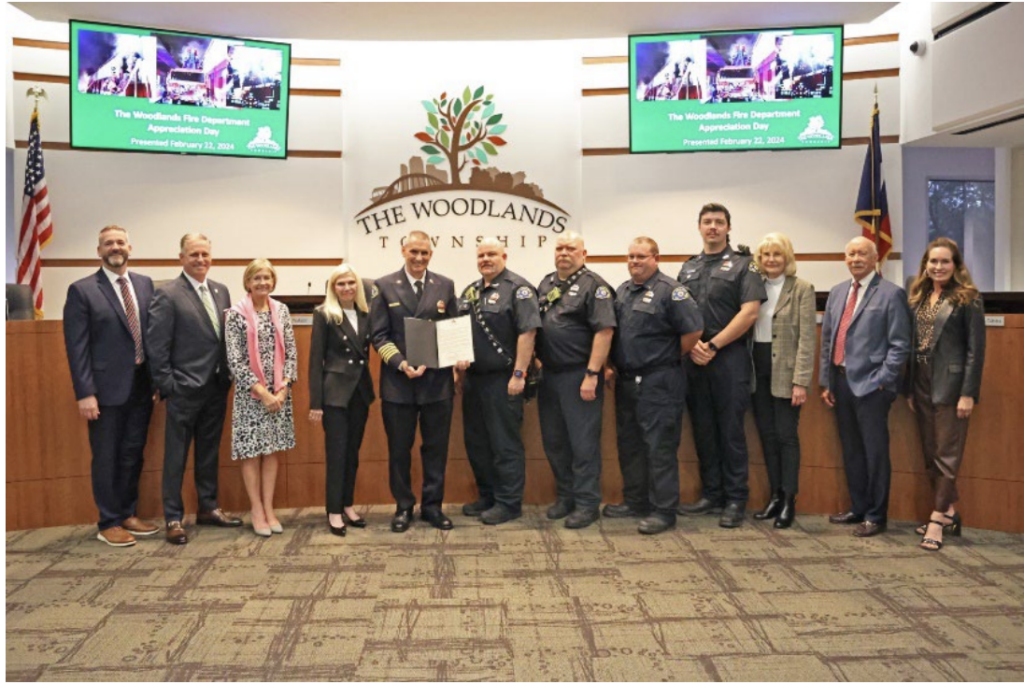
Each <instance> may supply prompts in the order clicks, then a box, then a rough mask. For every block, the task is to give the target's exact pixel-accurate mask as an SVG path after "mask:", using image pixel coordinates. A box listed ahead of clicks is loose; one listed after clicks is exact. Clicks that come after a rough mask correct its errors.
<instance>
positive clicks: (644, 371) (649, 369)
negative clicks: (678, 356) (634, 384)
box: [622, 363, 679, 378]
mask: <svg viewBox="0 0 1024 684" xmlns="http://www.w3.org/2000/svg"><path fill="white" fill-rule="evenodd" d="M673 368H679V366H678V365H677V364H674V363H663V364H659V365H656V366H645V367H643V368H626V369H624V370H623V371H622V375H635V376H636V377H638V378H640V377H643V376H645V375H650V374H651V373H655V372H657V371H660V370H671V369H673Z"/></svg>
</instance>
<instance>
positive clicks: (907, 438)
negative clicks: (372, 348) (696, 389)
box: [6, 314, 1024, 532]
mask: <svg viewBox="0 0 1024 684" xmlns="http://www.w3.org/2000/svg"><path fill="white" fill-rule="evenodd" d="M1005 323H1006V327H1004V328H989V329H988V363H987V364H986V368H985V374H984V379H983V384H982V399H981V402H980V403H979V405H978V409H977V410H976V411H975V414H974V417H973V418H972V419H971V430H970V434H969V437H968V446H967V454H966V457H965V461H964V465H963V468H962V469H961V477H960V479H959V486H960V491H961V495H962V499H963V500H962V504H961V507H960V508H961V511H962V514H963V516H964V519H965V521H966V523H967V525H968V526H971V527H985V528H990V529H997V530H1004V531H1009V532H1022V531H1024V519H1022V517H1021V516H1022V514H1024V462H1022V459H1020V458H1019V452H1020V449H1019V440H1018V439H1017V437H1016V435H1015V432H1014V430H1015V429H1016V427H1017V426H1019V425H1022V424H1024V402H1021V401H1020V390H1019V388H1020V386H1021V385H1022V383H1024V358H1022V356H1021V354H1020V353H1019V350H1020V349H1021V347H1022V346H1024V315H1021V314H1010V315H1006V316H1005ZM62 331H63V328H62V323H61V322H60V321H23V322H22V321H19V322H8V323H7V369H6V376H7V467H6V472H7V529H9V530H13V529H28V528H34V527H44V526H50V525H67V524H76V523H91V522H94V521H95V518H96V509H95V506H94V505H93V501H92V485H91V481H90V476H89V463H90V458H91V457H90V454H89V445H88V440H87V431H86V427H85V423H84V422H83V421H82V420H81V419H80V418H79V417H78V411H77V405H76V403H75V400H74V395H73V391H72V387H71V380H70V377H69V374H68V366H67V361H66V358H65V355H64V343H63V332H62ZM310 331H311V329H310V328H309V327H300V328H297V329H296V334H297V342H298V347H299V358H300V374H299V375H300V377H299V381H298V382H297V383H296V385H295V388H294V389H295V394H294V411H295V432H296V442H297V448H296V449H295V450H293V451H291V452H288V453H286V454H284V455H283V456H282V457H281V468H280V472H279V475H278V487H277V498H276V502H275V503H276V505H277V506H278V507H280V508H297V507H312V508H318V507H322V506H323V503H324V476H325V475H324V442H323V439H324V438H323V430H322V428H321V427H320V426H318V425H314V424H311V423H310V422H309V420H308V413H309V403H308V386H307V385H306V378H305V375H306V372H305V371H306V359H307V358H308V353H309V334H310ZM372 372H373V375H374V377H375V384H376V377H377V375H378V362H377V361H376V359H374V361H373V364H372ZM815 386H816V380H815ZM164 418H165V410H164V406H163V405H162V404H161V405H157V407H156V409H155V411H154V414H153V422H152V424H151V426H150V433H149V440H148V443H147V445H146V454H145V459H146V460H145V463H144V465H143V474H142V480H141V483H140V504H139V513H140V514H141V515H142V516H145V517H151V518H160V517H162V505H161V501H160V479H161V474H162V467H163V434H164V432H163V424H164ZM745 429H746V435H747V444H748V445H749V448H750V463H751V466H750V473H751V474H750V490H751V496H750V508H751V509H753V508H756V507H759V506H761V505H763V503H764V502H765V500H766V499H767V497H768V493H769V492H768V483H767V475H766V472H765V468H764V464H763V459H762V456H761V448H760V444H759V442H758V437H757V433H756V430H755V429H754V425H753V420H752V419H751V418H750V416H748V417H747V422H746V426H745ZM890 432H891V439H892V463H893V486H892V499H891V505H890V517H891V518H892V519H893V520H908V519H909V520H916V519H919V518H920V519H923V518H924V516H926V515H927V514H928V511H929V508H930V507H931V498H932V494H931V490H930V486H929V484H928V481H927V477H926V476H925V474H924V464H923V458H922V455H921V448H920V440H919V438H918V433H917V428H916V424H915V422H914V419H913V416H912V414H911V413H910V411H909V409H908V408H907V406H906V403H905V401H903V400H902V399H900V400H898V401H897V403H896V405H895V406H894V407H893V410H892V414H891V416H890ZM451 435H452V437H451V448H450V452H449V460H448V479H447V483H446V497H445V498H446V501H449V502H452V503H459V502H464V501H471V500H474V499H475V498H476V496H477V491H476V486H475V484H474V481H473V475H472V471H471V469H470V466H469V462H468V461H467V460H466V452H465V448H464V446H463V439H462V406H461V400H460V399H456V402H455V413H454V416H453V419H452V432H451ZM800 437H801V446H802V452H803V463H802V468H801V471H800V494H799V497H798V510H799V511H800V512H801V513H818V514H827V513H832V512H835V511H838V510H841V509H843V508H845V507H846V506H848V505H849V500H848V497H847V494H846V479H845V475H844V472H843V465H842V453H841V451H840V447H839V438H838V434H837V431H836V426H835V418H834V416H833V415H832V412H831V411H830V410H828V409H827V408H825V407H824V406H823V405H822V404H821V402H820V401H819V400H818V399H817V396H816V393H815V396H814V397H812V400H811V401H809V402H808V403H807V405H806V406H805V408H804V410H803V412H802V414H801V419H800ZM523 438H524V442H525V443H526V448H527V485H526V492H525V500H526V502H527V503H530V504H545V503H548V502H550V501H552V500H553V499H554V492H555V489H554V482H553V479H552V477H551V470H550V467H549V466H548V463H547V459H546V458H545V456H544V452H543V449H542V447H541V441H540V431H539V422H538V419H537V406H536V403H531V404H529V405H528V407H527V411H526V418H525V421H524V426H523ZM601 445H602V456H603V458H602V469H603V474H602V486H601V488H602V492H603V495H604V498H605V500H606V501H612V502H614V501H619V500H621V492H622V479H621V475H620V472H619V466H618V457H617V450H616V445H615V410H614V401H613V398H612V397H611V396H610V395H606V397H605V407H604V420H603V423H602V436H601ZM417 448H418V446H417ZM230 453H231V431H230V417H229V418H228V421H227V423H226V425H225V430H224V437H223V440H222V442H221V457H220V472H219V481H220V502H221V504H222V505H223V506H224V507H225V508H227V509H228V510H233V511H246V510H248V507H249V505H248V499H247V497H246V495H245V489H244V486H243V484H242V478H241V472H240V470H239V467H238V463H236V462H234V461H232V460H231V457H230ZM679 461H680V475H681V488H680V489H681V498H682V500H683V501H692V500H694V499H695V498H697V496H698V495H699V490H700V480H699V470H698V465H697V459H696V456H695V454H694V450H693V427H692V425H691V424H690V421H689V418H684V426H683V439H682V443H681V445H680V449H679ZM190 464H191V461H190ZM413 476H414V488H415V489H414V490H415V491H417V492H418V491H419V488H420V482H421V476H420V467H419V465H418V459H415V458H414V468H413ZM183 497H184V501H185V507H186V512H188V513H194V512H195V505H196V504H195V501H196V495H195V484H194V478H193V473H192V469H191V468H189V469H188V470H187V472H186V473H185V479H184V486H183ZM356 502H357V504H371V503H373V504H389V503H391V502H392V499H391V494H390V490H389V486H388V463H387V439H386V437H385V435H384V430H383V425H382V423H381V416H380V402H379V401H377V402H374V404H373V406H372V407H371V411H370V419H369V423H368V425H367V431H366V438H365V441H364V444H363V449H362V452H361V453H360V466H359V478H358V487H357V490H356Z"/></svg>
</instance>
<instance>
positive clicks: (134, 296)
mask: <svg viewBox="0 0 1024 684" xmlns="http://www.w3.org/2000/svg"><path fill="white" fill-rule="evenodd" d="M103 273H104V274H105V275H106V276H107V278H108V279H110V284H111V285H113V286H114V294H116V295H117V301H119V302H121V308H122V309H124V313H125V315H128V309H125V306H124V297H122V296H121V285H120V284H119V283H118V282H117V279H118V278H120V277H122V276H119V275H117V274H116V273H114V272H113V271H111V270H110V269H108V268H107V267H106V266H104V267H103ZM124 279H125V280H126V281H128V291H129V292H131V293H132V301H133V302H135V318H136V320H138V318H139V297H138V295H137V294H135V286H134V285H132V279H131V278H129V277H128V271H125V272H124Z"/></svg>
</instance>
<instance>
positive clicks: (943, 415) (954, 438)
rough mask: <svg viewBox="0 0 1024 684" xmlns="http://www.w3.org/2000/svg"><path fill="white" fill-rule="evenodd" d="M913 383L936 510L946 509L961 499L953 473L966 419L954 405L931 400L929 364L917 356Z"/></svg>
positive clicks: (964, 436)
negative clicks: (915, 377) (958, 413)
mask: <svg viewBox="0 0 1024 684" xmlns="http://www.w3.org/2000/svg"><path fill="white" fill-rule="evenodd" d="M913 363H916V364H917V379H916V381H915V382H914V408H915V409H916V413H917V425H918V427H919V428H920V430H921V446H922V448H923V449H924V462H925V467H926V469H927V471H928V476H929V477H930V478H931V481H932V487H933V488H934V489H935V510H936V511H946V510H948V509H949V507H950V506H951V505H953V504H954V503H956V502H957V501H959V500H960V495H959V493H958V492H957V490H956V474H957V472H958V471H959V470H960V463H961V462H962V461H963V458H964V445H965V444H966V443H967V422H968V420H969V419H968V418H957V417H956V405H955V404H933V403H932V364H931V361H930V360H929V359H926V358H921V357H917V358H915V359H914V361H913Z"/></svg>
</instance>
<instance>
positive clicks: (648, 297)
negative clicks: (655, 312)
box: [644, 290, 654, 304]
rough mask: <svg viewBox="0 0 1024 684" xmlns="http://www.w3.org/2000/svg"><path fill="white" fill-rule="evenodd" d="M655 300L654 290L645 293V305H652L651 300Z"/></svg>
mask: <svg viewBox="0 0 1024 684" xmlns="http://www.w3.org/2000/svg"><path fill="white" fill-rule="evenodd" d="M653 299H654V290H648V291H647V292H645V293H644V304H650V303H651V300H653Z"/></svg>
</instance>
